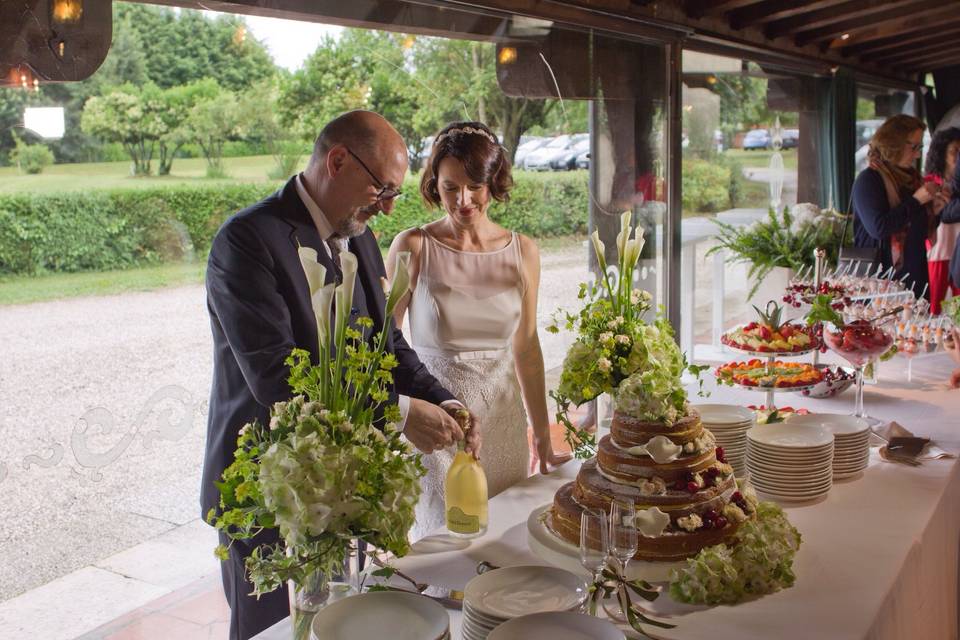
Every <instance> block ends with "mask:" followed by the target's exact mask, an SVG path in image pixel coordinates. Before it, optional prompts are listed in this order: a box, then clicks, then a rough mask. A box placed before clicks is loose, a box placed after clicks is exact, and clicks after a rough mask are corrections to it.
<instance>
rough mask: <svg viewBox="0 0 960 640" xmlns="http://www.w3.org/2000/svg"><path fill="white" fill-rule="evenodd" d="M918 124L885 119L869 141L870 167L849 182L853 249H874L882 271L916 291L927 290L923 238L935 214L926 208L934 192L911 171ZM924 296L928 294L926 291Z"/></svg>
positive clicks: (919, 143) (918, 140) (918, 138)
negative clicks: (851, 182) (889, 273)
mask: <svg viewBox="0 0 960 640" xmlns="http://www.w3.org/2000/svg"><path fill="white" fill-rule="evenodd" d="M924 129H925V126H924V124H923V122H922V121H921V120H920V119H918V118H914V117H913V116H909V115H906V114H900V115H896V116H893V117H891V118H888V119H887V120H886V122H884V123H883V124H882V125H880V128H879V129H877V132H876V133H875V134H874V135H873V139H872V140H871V141H870V153H869V158H870V166H869V167H868V168H867V169H864V170H863V171H862V172H861V173H860V175H858V176H857V179H856V181H855V182H854V184H853V195H852V198H851V203H852V206H853V215H854V218H853V236H854V244H855V245H856V246H858V247H873V248H877V249H879V259H880V263H881V265H882V266H883V268H884V269H885V270H886V269H888V268H890V267H893V268H894V277H895V278H897V279H900V278H904V281H905V283H906V284H907V286H909V287H912V288H913V291H914V293H916V295H918V296H919V295H921V294H923V293H924V291H925V289H926V288H927V282H928V276H927V249H926V241H927V239H928V238H929V237H930V236H931V232H932V231H933V229H935V227H936V224H937V218H936V217H935V216H933V215H932V214H931V213H930V212H929V210H928V207H927V206H926V205H927V204H928V203H929V202H931V201H932V200H933V198H934V196H935V195H936V193H937V191H938V186H937V185H936V184H935V183H932V182H928V183H924V181H923V178H922V177H921V175H920V172H919V171H918V170H917V166H916V165H917V160H918V159H919V158H920V154H921V153H920V152H921V149H922V148H923V131H924ZM927 295H929V294H927Z"/></svg>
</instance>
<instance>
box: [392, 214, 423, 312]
mask: <svg viewBox="0 0 960 640" xmlns="http://www.w3.org/2000/svg"><path fill="white" fill-rule="evenodd" d="M422 241H423V238H422V234H421V233H420V230H419V229H407V230H406V231H401V232H400V233H398V234H397V235H396V236H395V237H394V239H393V242H391V243H390V251H389V252H388V253H387V264H386V265H385V266H386V267H387V279H389V280H390V282H393V276H394V275H395V273H394V270H395V268H396V264H397V254H398V253H399V252H401V251H409V252H410V290H409V291H407V293H406V295H404V296H403V298H401V299H400V301H399V302H398V303H397V306H396V307H394V310H393V321H394V324H396V325H397V328H398V329H402V328H403V316H404V315H405V314H406V313H407V306H408V305H409V304H410V292H411V291H413V290H414V289H415V288H416V286H417V277H418V276H419V275H420V247H421V246H422V245H421V242H422Z"/></svg>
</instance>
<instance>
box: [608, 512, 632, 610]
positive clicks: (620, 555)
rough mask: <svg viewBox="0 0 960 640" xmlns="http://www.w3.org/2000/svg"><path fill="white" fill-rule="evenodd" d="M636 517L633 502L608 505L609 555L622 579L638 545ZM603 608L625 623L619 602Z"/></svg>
mask: <svg viewBox="0 0 960 640" xmlns="http://www.w3.org/2000/svg"><path fill="white" fill-rule="evenodd" d="M636 517H637V508H636V506H635V505H634V504H633V502H626V501H624V500H614V501H613V502H611V503H610V525H609V531H610V546H609V549H610V555H611V556H612V557H614V558H616V560H617V562H618V563H619V570H620V574H621V575H622V576H623V577H624V578H626V577H627V563H628V562H630V560H631V559H633V556H635V555H636V554H637V546H638V544H639V538H638V536H639V534H638V532H637V526H636V521H635V518H636ZM603 608H604V611H606V612H607V615H608V616H610V617H611V618H613V619H614V620H617V621H618V622H626V620H627V616H626V614H625V613H624V612H623V608H622V607H621V605H620V604H619V602H617V603H616V604H612V605H609V606H607V605H604V607H603Z"/></svg>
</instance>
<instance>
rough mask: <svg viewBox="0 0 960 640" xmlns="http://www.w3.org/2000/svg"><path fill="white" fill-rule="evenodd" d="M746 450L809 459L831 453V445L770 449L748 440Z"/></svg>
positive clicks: (767, 446) (768, 446)
mask: <svg viewBox="0 0 960 640" xmlns="http://www.w3.org/2000/svg"><path fill="white" fill-rule="evenodd" d="M831 437H832V436H831ZM747 449H748V450H751V451H757V452H762V453H766V454H768V455H775V456H784V457H787V458H810V457H813V456H823V455H829V454H830V453H832V452H833V443H831V444H829V445H827V446H823V447H810V448H800V447H794V448H787V447H771V446H770V445H766V444H761V443H759V442H754V441H753V440H748V441H747Z"/></svg>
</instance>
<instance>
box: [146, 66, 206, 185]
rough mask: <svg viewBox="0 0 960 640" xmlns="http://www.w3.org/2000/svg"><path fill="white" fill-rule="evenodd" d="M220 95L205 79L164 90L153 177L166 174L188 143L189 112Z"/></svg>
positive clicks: (168, 173)
mask: <svg viewBox="0 0 960 640" xmlns="http://www.w3.org/2000/svg"><path fill="white" fill-rule="evenodd" d="M219 93H220V87H219V86H217V83H216V82H215V81H214V80H212V79H210V78H207V79H205V80H198V81H196V82H191V83H190V84H188V85H184V86H179V87H170V88H169V89H164V90H163V91H162V92H161V94H160V96H159V100H160V105H161V108H160V110H159V112H158V115H159V118H160V120H161V122H162V123H163V129H162V131H161V133H160V136H159V138H158V140H157V146H158V151H159V153H160V158H159V159H160V166H159V167H158V168H157V175H161V176H166V175H170V169H171V168H172V167H173V159H174V157H176V154H177V151H179V149H180V147H182V146H183V145H184V144H186V143H188V142H190V138H191V135H192V133H191V131H190V128H189V127H188V126H187V121H188V118H189V117H190V110H191V109H192V108H193V107H194V105H196V104H197V103H198V102H199V101H201V100H205V99H212V98H215V97H216V96H217V95H218V94H219Z"/></svg>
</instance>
